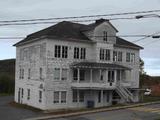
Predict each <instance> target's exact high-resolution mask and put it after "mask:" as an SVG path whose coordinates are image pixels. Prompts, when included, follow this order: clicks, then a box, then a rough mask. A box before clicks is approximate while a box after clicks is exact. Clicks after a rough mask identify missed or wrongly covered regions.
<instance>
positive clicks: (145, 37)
mask: <svg viewBox="0 0 160 120" xmlns="http://www.w3.org/2000/svg"><path fill="white" fill-rule="evenodd" d="M159 33H160V31H158V32H155V33H153V34H151V35H148V36H147V35H146V36H144V37H143V38H140V39H138V40H134V41H132V42H139V41H142V40H144V39H147V38H149V37H152V36H154V35H157V34H159Z"/></svg>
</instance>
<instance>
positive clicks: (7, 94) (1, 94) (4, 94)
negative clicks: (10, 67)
mask: <svg viewBox="0 0 160 120" xmlns="http://www.w3.org/2000/svg"><path fill="white" fill-rule="evenodd" d="M10 95H13V94H11V93H0V96H10Z"/></svg>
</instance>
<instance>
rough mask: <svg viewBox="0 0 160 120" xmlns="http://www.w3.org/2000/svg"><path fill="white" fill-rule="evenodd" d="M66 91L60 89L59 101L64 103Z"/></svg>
mask: <svg viewBox="0 0 160 120" xmlns="http://www.w3.org/2000/svg"><path fill="white" fill-rule="evenodd" d="M66 94H67V92H66V91H62V92H61V103H66V96H67V95H66Z"/></svg>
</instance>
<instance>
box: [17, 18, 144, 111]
mask: <svg viewBox="0 0 160 120" xmlns="http://www.w3.org/2000/svg"><path fill="white" fill-rule="evenodd" d="M117 32H118V30H117V29H116V28H115V27H114V26H113V25H112V24H111V23H110V22H109V21H108V20H104V19H99V20H97V21H96V22H95V23H92V24H89V25H85V24H78V23H72V22H68V21H64V22H60V23H58V24H56V25H53V26H51V27H48V28H46V29H43V30H41V31H38V32H35V33H33V34H30V35H28V36H27V37H26V38H25V39H24V40H22V41H20V42H18V43H16V44H15V46H16V81H15V101H16V102H17V103H21V104H27V105H30V106H33V107H36V108H40V109H43V110H47V109H61V108H81V107H87V106H88V107H101V106H109V105H112V103H113V102H122V103H124V102H138V99H139V98H138V90H137V89H138V88H139V50H140V49H143V48H142V47H140V46H138V45H135V44H133V43H131V42H128V41H126V40H124V39H122V38H119V37H117V36H116V33H117Z"/></svg>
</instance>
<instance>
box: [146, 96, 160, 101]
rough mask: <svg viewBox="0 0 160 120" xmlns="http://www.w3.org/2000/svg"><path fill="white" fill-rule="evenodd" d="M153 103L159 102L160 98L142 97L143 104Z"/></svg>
mask: <svg viewBox="0 0 160 120" xmlns="http://www.w3.org/2000/svg"><path fill="white" fill-rule="evenodd" d="M154 101H160V96H158V97H157V96H144V97H143V102H154Z"/></svg>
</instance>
